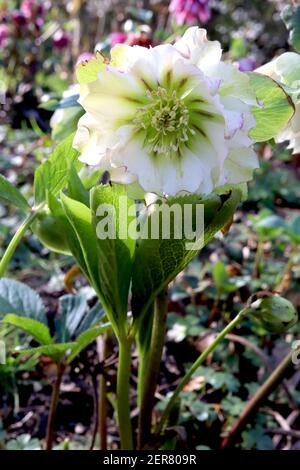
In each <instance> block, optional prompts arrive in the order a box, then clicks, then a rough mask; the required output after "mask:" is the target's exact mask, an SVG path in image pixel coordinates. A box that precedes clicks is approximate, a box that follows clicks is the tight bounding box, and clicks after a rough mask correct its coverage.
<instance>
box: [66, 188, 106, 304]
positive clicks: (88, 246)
mask: <svg viewBox="0 0 300 470" xmlns="http://www.w3.org/2000/svg"><path fill="white" fill-rule="evenodd" d="M61 200H62V204H63V207H64V210H65V213H66V216H67V218H68V220H69V222H70V224H71V226H72V228H73V230H74V233H75V234H76V237H77V241H78V243H79V246H80V250H81V255H80V256H81V257H82V258H83V262H84V269H85V273H86V275H87V277H88V278H89V280H90V282H91V283H92V285H93V287H94V288H95V289H96V290H97V293H98V294H100V295H101V290H100V289H101V286H100V283H99V273H98V259H97V256H96V253H97V238H96V233H95V230H94V228H93V226H92V214H91V211H90V209H89V208H88V207H87V206H85V205H84V204H82V203H81V202H79V201H75V200H74V199H71V198H69V197H67V196H65V195H64V194H61ZM70 248H71V251H72V247H70ZM75 249H76V250H78V246H77V247H76V246H75ZM73 254H74V256H75V257H76V260H77V261H78V263H79V264H80V262H81V259H77V256H76V252H73Z"/></svg>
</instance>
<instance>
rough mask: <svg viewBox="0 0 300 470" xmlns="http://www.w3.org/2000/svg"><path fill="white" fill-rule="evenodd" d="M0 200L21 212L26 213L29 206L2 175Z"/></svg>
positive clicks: (0, 179)
mask: <svg viewBox="0 0 300 470" xmlns="http://www.w3.org/2000/svg"><path fill="white" fill-rule="evenodd" d="M0 199H2V200H3V202H5V203H8V204H13V205H14V206H16V207H18V208H19V209H21V210H22V211H26V212H27V211H28V210H29V209H30V205H29V204H28V202H27V201H26V199H25V198H24V196H23V195H22V194H21V193H20V192H19V191H18V190H17V188H15V187H14V186H13V185H12V184H11V183H10V182H9V181H7V179H6V178H4V176H3V175H0Z"/></svg>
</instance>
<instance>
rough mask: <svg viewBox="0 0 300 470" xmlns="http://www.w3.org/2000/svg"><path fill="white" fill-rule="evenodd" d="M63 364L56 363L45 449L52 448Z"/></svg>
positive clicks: (63, 369) (63, 370)
mask: <svg viewBox="0 0 300 470" xmlns="http://www.w3.org/2000/svg"><path fill="white" fill-rule="evenodd" d="M65 368H66V367H65V365H64V364H62V363H61V364H57V375H56V380H55V383H54V385H53V390H52V397H51V404H50V410H49V416H48V423H47V435H46V450H51V449H52V444H53V439H54V425H55V417H56V411H57V405H58V401H59V389H60V385H61V381H62V378H63V375H64V372H65Z"/></svg>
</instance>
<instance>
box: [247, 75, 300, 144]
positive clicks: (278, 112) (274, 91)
mask: <svg viewBox="0 0 300 470" xmlns="http://www.w3.org/2000/svg"><path fill="white" fill-rule="evenodd" d="M248 76H249V77H250V84H251V86H252V87H253V89H254V90H255V93H256V96H257V98H258V100H259V102H260V103H261V106H260V107H253V108H252V113H253V115H254V117H255V120H256V126H255V127H254V128H253V129H251V131H250V137H252V138H253V139H254V140H255V141H256V142H264V141H266V140H269V139H272V138H273V137H275V136H276V135H277V134H278V132H280V131H281V130H282V129H284V128H285V127H286V125H287V124H288V122H289V120H290V119H291V118H292V117H293V114H294V112H295V107H294V104H293V102H292V100H291V98H290V97H289V95H288V94H287V93H286V92H285V91H284V89H283V88H282V87H281V86H280V85H279V84H278V83H277V82H275V81H274V80H273V79H272V78H270V77H267V76H266V75H262V74H259V73H255V72H249V73H248Z"/></svg>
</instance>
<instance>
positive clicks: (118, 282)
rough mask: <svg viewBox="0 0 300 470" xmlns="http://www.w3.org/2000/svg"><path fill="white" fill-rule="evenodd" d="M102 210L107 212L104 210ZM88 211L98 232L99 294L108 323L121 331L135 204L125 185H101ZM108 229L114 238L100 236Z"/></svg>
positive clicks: (129, 268) (130, 272)
mask: <svg viewBox="0 0 300 470" xmlns="http://www.w3.org/2000/svg"><path fill="white" fill-rule="evenodd" d="M132 206H133V207H132ZM105 207H106V208H108V211H106V210H104V209H105ZM130 207H131V209H132V212H131V211H130ZM101 208H103V210H102V209H101ZM109 208H113V209H112V210H113V211H114V215H113V214H112V213H110V214H109ZM91 209H92V215H93V226H94V232H95V233H97V258H98V260H99V262H98V268H99V279H100V286H101V291H102V294H103V297H104V299H105V304H106V305H107V306H108V308H109V312H110V314H111V315H112V316H113V318H110V321H111V322H114V323H115V324H117V325H118V327H122V328H123V327H124V325H125V322H126V319H127V310H128V292H129V286H130V281H131V274H132V265H133V256H134V250H135V243H136V242H135V239H134V238H129V237H127V228H128V226H129V225H131V224H133V225H134V224H135V204H134V201H133V200H131V199H129V198H128V197H127V189H126V187H125V186H121V185H113V187H111V186H110V185H102V186H97V187H95V188H94V189H93V190H92V191H91ZM129 213H130V214H131V213H132V214H133V215H129ZM110 216H112V217H110ZM126 218H127V219H126ZM106 223H107V225H106ZM122 223H124V228H125V230H126V233H124V234H120V228H121V225H122ZM108 226H110V227H111V228H112V229H113V230H112V232H114V236H115V238H111V237H110V236H108V237H107V238H104V237H102V236H101V233H102V234H103V233H104V231H105V228H108ZM100 228H101V229H100Z"/></svg>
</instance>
